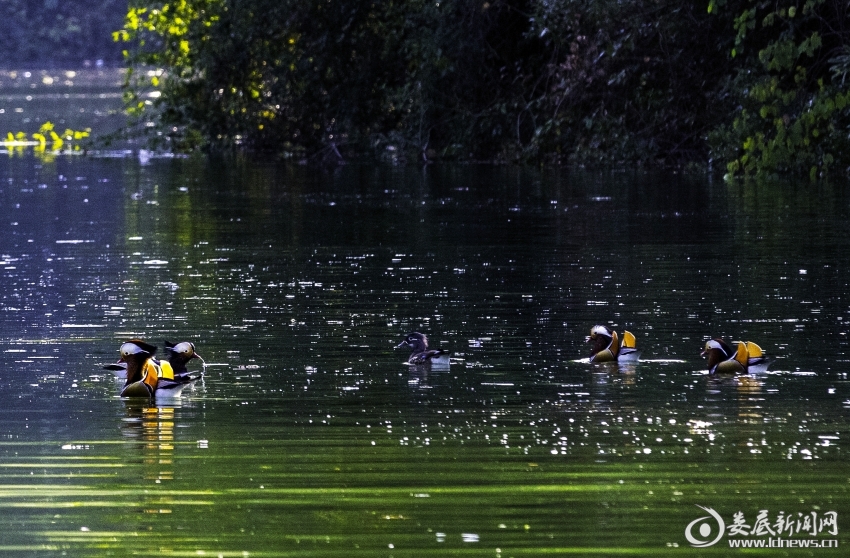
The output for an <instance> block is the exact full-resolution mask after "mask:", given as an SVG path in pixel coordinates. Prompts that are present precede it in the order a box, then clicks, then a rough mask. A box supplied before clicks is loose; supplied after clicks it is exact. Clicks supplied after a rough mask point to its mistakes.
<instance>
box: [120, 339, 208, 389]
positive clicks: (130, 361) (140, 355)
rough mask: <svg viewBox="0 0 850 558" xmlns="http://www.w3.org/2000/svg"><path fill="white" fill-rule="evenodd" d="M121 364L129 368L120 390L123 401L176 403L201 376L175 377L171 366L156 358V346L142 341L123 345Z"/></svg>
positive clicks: (135, 340)
mask: <svg viewBox="0 0 850 558" xmlns="http://www.w3.org/2000/svg"><path fill="white" fill-rule="evenodd" d="M119 352H120V355H121V360H122V361H123V362H125V363H126V364H127V379H126V381H125V382H124V387H123V388H122V389H121V397H148V398H150V397H156V398H166V399H176V398H178V397H180V394H181V393H182V392H183V389H184V388H186V387H187V386H189V385H191V384H192V383H194V382H195V381H196V380H198V379H199V378H200V376H191V375H188V374H187V375H184V376H182V377H180V378H175V377H174V371H173V369H172V367H171V365H170V364H168V363H159V362H157V361H156V360H155V359H154V358H153V356H154V353H156V346H155V345H150V344H148V343H145V342H144V341H141V340H139V339H132V340H130V341H127V342H126V343H124V344H122V345H121V348H120V350H119Z"/></svg>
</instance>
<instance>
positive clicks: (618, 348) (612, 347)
mask: <svg viewBox="0 0 850 558" xmlns="http://www.w3.org/2000/svg"><path fill="white" fill-rule="evenodd" d="M587 341H588V342H589V343H593V346H592V347H591V349H590V362H637V361H638V360H639V359H640V351H638V350H637V348H635V347H636V341H635V336H634V335H633V334H632V333H631V332H630V331H624V332H623V340H622V342H621V341H620V338H619V336H618V335H617V332H616V331H611V330H610V329H608V327H607V326H604V325H595V326H593V327H592V328H591V329H590V335H589V336H588V337H587Z"/></svg>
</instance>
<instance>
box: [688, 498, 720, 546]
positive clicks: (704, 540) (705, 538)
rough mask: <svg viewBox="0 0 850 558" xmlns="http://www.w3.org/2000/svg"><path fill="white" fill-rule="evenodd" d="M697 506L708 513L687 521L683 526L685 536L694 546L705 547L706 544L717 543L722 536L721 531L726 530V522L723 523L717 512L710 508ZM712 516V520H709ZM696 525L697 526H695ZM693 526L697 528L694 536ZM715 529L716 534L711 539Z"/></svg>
mask: <svg viewBox="0 0 850 558" xmlns="http://www.w3.org/2000/svg"><path fill="white" fill-rule="evenodd" d="M697 507H698V508H700V509H702V510H705V511H707V512H708V513H709V514H710V515H706V516H705V517H700V518H698V519H694V520H693V521H691V522H690V523H688V526H687V527H685V538H686V539H688V542H689V543H691V546H693V547H696V548H705V547H707V546H711V545H713V544H717V542H718V541H719V540H720V539H721V538H722V537H723V533H725V532H726V524H725V523H723V518H722V517H720V514H719V513H717V512H716V511H714V510H713V509H711V508H706V507H704V506H697ZM712 518H713V519H714V521H711V519H712ZM697 526H699V527H698V528H697ZM694 528H697V535H696V536H695V535H694ZM715 529H716V530H717V531H716V536H715V537H714V539H711V536H712V535H715Z"/></svg>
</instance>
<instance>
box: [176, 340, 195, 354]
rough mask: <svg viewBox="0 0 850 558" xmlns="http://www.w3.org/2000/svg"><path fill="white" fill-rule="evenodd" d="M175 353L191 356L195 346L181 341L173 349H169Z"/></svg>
mask: <svg viewBox="0 0 850 558" xmlns="http://www.w3.org/2000/svg"><path fill="white" fill-rule="evenodd" d="M171 350H172V351H174V352H175V353H182V354H184V355H191V354H193V353H194V352H195V345H193V344H192V343H190V342H189V341H183V342H182V343H177V344H176V345H174V347H172V348H171Z"/></svg>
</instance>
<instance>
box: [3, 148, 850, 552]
mask: <svg viewBox="0 0 850 558" xmlns="http://www.w3.org/2000/svg"><path fill="white" fill-rule="evenodd" d="M2 172H3V176H2V177H0V233H2V238H3V239H4V241H3V246H2V249H0V264H2V265H0V280H2V282H3V290H2V295H0V296H2V298H0V336H2V339H3V349H2V352H1V353H0V355H2V358H3V367H2V369H0V385H2V386H3V392H4V394H5V395H6V397H5V398H4V405H3V407H2V409H0V417H2V418H0V516H2V517H0V519H2V523H0V524H2V525H3V526H2V527H0V535H2V536H0V551H2V552H4V553H6V554H9V555H15V554H16V553H35V554H39V553H41V554H59V553H61V552H67V553H68V554H69V555H72V554H77V555H78V554H84V555H87V556H98V555H113V554H126V553H135V554H138V555H150V556H153V555H157V556H159V555H163V554H168V553H171V554H177V555H197V553H199V552H204V553H206V554H207V555H223V556H241V555H243V553H248V554H249V555H252V556H310V555H312V556H323V557H324V556H351V555H362V556H376V555H380V556H389V555H392V556H429V555H430V556H444V555H446V554H448V553H452V552H466V553H469V554H471V555H481V556H536V555H540V554H541V553H544V552H549V553H552V554H569V553H578V554H582V553H592V552H596V553H601V554H606V553H613V552H615V551H618V552H622V551H627V552H635V553H640V552H643V553H652V554H655V553H660V552H670V553H677V554H682V553H683V552H687V550H688V549H691V548H692V547H691V545H690V544H689V543H688V542H687V540H686V539H685V536H684V535H685V528H686V526H687V525H688V523H689V522H690V521H692V520H693V519H696V518H697V517H699V515H698V514H699V513H701V510H700V509H699V508H697V507H696V505H701V506H709V507H712V508H713V509H715V510H717V511H718V512H719V513H721V514H722V515H723V516H724V518H727V521H730V522H731V520H732V517H733V514H734V513H736V512H738V511H742V512H743V513H744V515H745V516H746V518H747V520H748V521H749V522H750V523H752V522H753V521H754V520H755V517H756V514H757V513H758V512H759V510H768V512H769V514H770V515H771V516H772V517H774V516H776V514H777V513H779V512H780V511H783V512H784V513H789V514H798V513H801V514H807V513H810V512H812V511H816V512H818V513H824V512H827V511H830V510H834V511H837V512H838V517H839V521H840V527H841V528H840V529H839V535H838V539H840V542H841V544H844V543H845V542H846V538H845V537H844V531H843V525H844V523H843V522H842V521H843V517H844V514H845V513H848V507H847V502H848V496H847V486H848V485H847V475H846V455H845V452H844V446H845V439H846V438H847V436H848V431H847V430H848V429H847V423H846V419H845V417H846V415H847V410H848V408H850V389H848V385H847V358H846V356H845V354H846V351H847V339H846V332H845V331H844V328H843V323H844V321H845V320H846V315H847V312H848V302H847V300H846V294H845V293H846V292H847V283H846V279H845V274H844V273H843V271H844V270H845V269H846V267H847V264H848V256H847V253H848V250H847V248H848V246H847V243H848V240H847V239H848V238H850V235H848V234H847V232H848V231H847V228H848V227H847V223H846V219H845V218H844V217H843V215H845V214H846V210H847V205H848V200H847V199H846V195H845V194H844V190H842V189H840V188H836V189H835V190H832V189H829V188H826V187H824V190H823V191H821V192H819V193H818V195H817V196H812V194H811V193H809V192H805V191H798V190H797V189H794V188H791V187H784V186H774V187H770V189H768V187H766V186H747V187H727V186H724V185H722V184H717V183H710V182H708V181H705V180H702V179H696V178H694V179H687V178H682V177H670V176H640V177H637V178H633V177H627V176H613V177H612V176H609V177H605V176H598V175H580V174H579V175H576V174H572V175H559V174H551V173H539V172H532V171H520V170H509V169H503V168H489V167H439V166H434V167H428V168H426V169H416V168H414V169H386V168H385V169H376V168H366V167H357V166H354V165H352V166H350V167H344V168H341V169H337V170H334V171H328V172H323V171H317V170H315V169H311V168H299V167H295V168H293V167H284V166H281V167H273V166H263V165H258V164H247V163H244V162H227V163H225V162H221V161H212V162H204V161H200V160H162V159H152V160H151V161H149V162H147V164H145V165H140V164H139V162H138V161H136V160H133V159H100V158H87V159H81V158H76V159H68V158H63V157H58V158H56V159H55V160H53V161H49V162H45V161H39V160H36V159H34V158H32V157H30V156H26V155H14V156H12V157H10V158H9V159H8V161H6V163H4V166H3V171H2ZM659 184H664V185H665V187H664V188H660V189H659V188H658V187H657V186H658V185H659ZM815 198H817V200H815ZM824 200H826V202H828V203H826V202H825V201H824ZM824 208H832V209H831V210H829V209H827V210H824ZM800 231H810V232H811V234H800ZM814 235H817V236H814ZM815 238H817V240H814V239H815ZM803 270H805V272H804V273H803V272H802V271H803ZM596 323H607V324H609V325H611V326H612V327H615V328H616V329H618V330H623V329H629V330H630V331H632V332H634V333H635V334H636V336H637V342H638V345H639V347H640V348H642V350H643V351H644V361H643V362H641V363H638V364H636V365H624V366H621V367H619V368H617V367H609V366H605V365H590V364H587V363H583V362H578V360H579V359H581V358H582V357H586V356H587V354H586V351H587V347H586V345H585V343H584V338H585V336H586V335H587V334H588V332H589V330H590V327H591V326H593V325H594V324H596ZM413 330H420V331H423V332H427V333H428V335H429V337H430V340H431V342H432V344H433V345H434V346H436V347H439V348H443V349H446V350H448V351H451V353H452V355H451V358H452V364H451V366H450V368H449V369H448V370H444V371H439V370H428V369H420V368H417V367H409V366H408V365H406V364H405V361H406V359H407V356H408V354H407V352H406V351H405V350H403V349H398V350H396V349H394V347H395V346H396V345H397V344H398V343H399V341H400V340H401V338H402V336H403V335H404V334H405V333H407V332H408V331H413ZM711 336H723V337H725V338H726V339H728V340H752V341H756V342H758V343H759V344H760V345H761V346H762V347H764V348H765V349H766V350H767V351H768V353H769V354H771V355H772V356H773V357H775V358H776V361H775V363H774V364H773V366H771V368H770V370H769V371H768V372H767V373H764V374H760V375H758V376H753V377H749V376H748V377H743V378H737V379H731V378H725V379H720V380H716V379H714V378H709V377H708V376H707V375H706V374H705V363H704V361H703V360H701V359H700V358H699V352H700V351H701V349H702V347H703V344H704V343H705V340H706V339H708V338H709V337H711ZM130 337H143V338H145V339H147V340H149V341H150V342H152V343H155V344H157V345H159V346H160V350H162V347H163V341H164V340H169V341H182V340H191V341H193V342H194V343H195V344H196V346H197V349H198V352H199V353H200V354H202V355H203V357H204V361H205V363H206V375H205V378H204V380H203V382H202V383H201V384H200V385H198V386H196V387H195V388H194V389H193V390H192V391H189V392H186V395H185V396H184V397H183V399H182V400H181V401H179V402H177V403H174V404H171V405H159V406H156V405H151V404H150V403H148V402H144V401H142V402H139V401H122V400H120V399H119V398H117V393H118V391H119V388H120V381H118V380H116V379H115V378H114V377H113V376H112V373H111V372H109V371H106V370H103V368H102V366H103V365H105V364H109V363H112V362H114V361H115V360H116V359H117V356H118V353H117V351H118V347H119V345H120V343H121V341H122V340H124V339H127V338H130ZM195 362H196V363H197V362H198V361H195ZM192 366H194V367H195V368H196V369H199V368H200V364H194V363H193V365H192ZM819 537H820V535H819ZM821 538H823V537H821ZM723 543H724V544H725V541H724V542H723ZM701 552H704V553H709V554H710V553H715V554H717V555H725V553H728V545H726V547H725V550H724V547H723V546H722V545H718V546H715V547H713V548H709V549H705V550H703V551H701ZM765 552H766V554H769V553H768V552H767V551H765Z"/></svg>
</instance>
